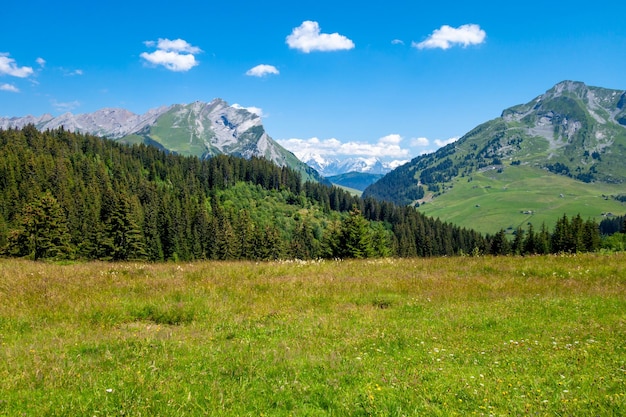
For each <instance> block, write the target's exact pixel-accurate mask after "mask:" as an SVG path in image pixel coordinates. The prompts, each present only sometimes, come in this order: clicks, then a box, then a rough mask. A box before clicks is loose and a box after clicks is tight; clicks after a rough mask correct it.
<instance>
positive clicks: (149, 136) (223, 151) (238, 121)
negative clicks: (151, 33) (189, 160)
mask: <svg viewBox="0 0 626 417" xmlns="http://www.w3.org/2000/svg"><path fill="white" fill-rule="evenodd" d="M117 140H118V141H120V142H122V143H129V144H136V143H144V144H147V145H152V146H157V147H159V148H161V149H164V150H167V151H169V152H173V153H176V154H178V155H183V156H197V157H199V158H202V159H206V158H209V157H212V156H215V155H231V156H236V157H241V158H245V159H250V158H251V157H262V158H265V159H267V160H268V161H271V162H273V163H275V164H276V165H278V166H281V167H283V166H286V167H289V168H292V169H294V170H296V171H298V172H300V174H301V175H302V177H303V180H305V181H306V180H312V181H318V182H324V179H323V178H322V177H321V176H320V175H319V174H318V173H317V172H316V171H315V170H314V169H312V168H311V167H309V166H308V165H306V164H305V163H303V162H301V161H300V160H299V159H298V158H297V157H296V156H295V155H294V154H293V153H291V152H290V151H288V150H287V149H285V148H283V147H282V146H281V145H279V144H278V143H277V142H275V141H274V140H273V139H272V138H271V137H270V136H269V135H268V134H267V133H266V132H265V128H264V127H263V124H262V122H261V118H260V117H259V116H258V115H256V114H253V113H251V112H249V111H248V110H246V109H242V108H236V107H232V106H229V105H228V104H227V103H226V102H225V101H223V100H220V99H215V100H213V101H211V102H210V103H203V102H195V103H192V104H186V105H182V104H177V105H174V106H171V107H170V108H169V109H168V110H167V111H165V112H164V113H162V114H160V115H159V117H158V118H157V119H156V120H155V122H154V123H151V124H148V125H146V126H145V127H144V128H143V129H141V130H140V131H138V132H135V133H133V134H130V135H126V136H123V137H121V138H119V139H117Z"/></svg>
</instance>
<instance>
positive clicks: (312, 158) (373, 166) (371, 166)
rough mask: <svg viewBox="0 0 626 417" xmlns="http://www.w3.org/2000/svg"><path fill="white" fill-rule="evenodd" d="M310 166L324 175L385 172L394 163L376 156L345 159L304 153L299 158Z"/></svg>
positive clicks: (391, 168)
mask: <svg viewBox="0 0 626 417" xmlns="http://www.w3.org/2000/svg"><path fill="white" fill-rule="evenodd" d="M301 160H302V161H303V162H304V163H306V164H307V165H308V166H310V167H311V168H313V169H315V170H316V171H317V172H319V173H320V174H322V175H323V176H325V177H332V176H335V175H341V174H346V173H348V172H359V173H364V174H374V175H380V174H386V173H388V172H390V171H391V170H393V169H394V168H395V165H393V164H392V163H388V162H383V161H382V160H381V159H380V158H376V157H369V158H365V157H352V158H345V159H337V158H324V157H323V156H321V155H306V156H303V157H302V158H301Z"/></svg>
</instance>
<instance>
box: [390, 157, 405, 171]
mask: <svg viewBox="0 0 626 417" xmlns="http://www.w3.org/2000/svg"><path fill="white" fill-rule="evenodd" d="M407 162H409V160H408V159H402V160H400V159H398V160H395V161H391V162H389V168H391V169H396V168H398V167H399V166H402V165H404V164H406V163H407Z"/></svg>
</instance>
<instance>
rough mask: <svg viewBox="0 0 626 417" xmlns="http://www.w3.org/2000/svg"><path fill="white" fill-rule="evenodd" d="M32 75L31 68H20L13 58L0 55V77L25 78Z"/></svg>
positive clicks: (3, 54) (7, 55) (5, 54)
mask: <svg viewBox="0 0 626 417" xmlns="http://www.w3.org/2000/svg"><path fill="white" fill-rule="evenodd" d="M32 74H33V69H32V68H31V67H20V66H18V65H17V64H16V63H15V60H14V59H13V58H9V54H7V53H0V75H10V76H12V77H18V78H26V77H28V76H30V75H32Z"/></svg>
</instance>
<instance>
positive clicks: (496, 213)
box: [419, 165, 626, 233]
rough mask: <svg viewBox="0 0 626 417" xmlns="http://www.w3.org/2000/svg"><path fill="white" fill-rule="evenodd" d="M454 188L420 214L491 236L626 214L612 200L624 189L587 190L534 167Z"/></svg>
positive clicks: (479, 177) (478, 177)
mask: <svg viewBox="0 0 626 417" xmlns="http://www.w3.org/2000/svg"><path fill="white" fill-rule="evenodd" d="M451 187H452V189H448V190H447V191H445V192H443V193H442V194H441V195H440V196H438V197H437V198H436V199H434V200H430V199H429V198H428V196H427V198H426V201H429V202H427V203H425V204H422V205H421V206H420V207H419V210H420V211H421V212H423V213H424V214H426V215H428V216H433V217H439V218H441V219H445V220H446V221H449V222H452V223H454V224H458V225H460V226H464V227H468V228H474V229H476V230H480V231H482V232H488V233H495V232H497V231H498V230H500V229H501V228H505V229H506V228H509V227H510V228H512V229H515V228H517V227H518V226H522V227H523V228H526V224H527V223H529V222H530V223H532V224H533V225H534V226H535V227H536V228H537V227H540V226H541V224H542V223H544V222H545V223H546V225H547V226H548V228H549V229H551V228H552V227H553V226H554V223H555V222H556V220H557V219H558V218H559V217H560V216H562V215H563V214H564V213H567V214H568V215H569V216H572V215H576V214H580V215H581V216H582V217H583V218H584V219H588V218H591V219H595V220H596V221H598V223H599V222H600V221H601V220H602V219H603V216H602V214H603V213H613V214H623V213H625V212H626V204H625V203H623V202H619V201H617V200H615V199H614V198H612V197H611V196H612V195H613V196H614V195H618V194H620V193H621V192H623V187H622V186H617V185H611V184H602V183H594V184H585V183H581V182H579V181H576V180H573V179H571V178H568V177H564V176H562V175H555V174H552V173H550V172H547V171H545V170H541V169H536V168H533V167H528V166H515V167H511V166H510V165H506V166H504V167H503V169H502V171H501V172H498V170H496V169H490V170H487V171H482V172H477V173H474V174H472V176H471V177H464V178H457V179H455V181H454V182H452V184H451Z"/></svg>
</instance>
